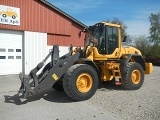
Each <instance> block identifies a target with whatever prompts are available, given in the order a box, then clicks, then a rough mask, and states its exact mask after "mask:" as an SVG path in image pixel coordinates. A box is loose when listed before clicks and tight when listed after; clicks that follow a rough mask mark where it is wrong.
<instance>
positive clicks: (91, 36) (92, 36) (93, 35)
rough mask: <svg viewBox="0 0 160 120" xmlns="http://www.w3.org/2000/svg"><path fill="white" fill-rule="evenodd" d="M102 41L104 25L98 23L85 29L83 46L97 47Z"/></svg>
mask: <svg viewBox="0 0 160 120" xmlns="http://www.w3.org/2000/svg"><path fill="white" fill-rule="evenodd" d="M103 40H104V25H103V24H101V23H99V24H96V25H94V26H90V27H89V28H88V29H87V32H86V37H85V46H88V45H90V46H93V45H98V44H100V43H101V42H102V41H103Z"/></svg>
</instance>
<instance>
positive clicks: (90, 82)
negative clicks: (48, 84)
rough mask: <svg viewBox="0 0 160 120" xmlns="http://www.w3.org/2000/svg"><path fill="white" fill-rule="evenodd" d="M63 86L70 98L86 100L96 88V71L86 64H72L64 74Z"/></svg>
mask: <svg viewBox="0 0 160 120" xmlns="http://www.w3.org/2000/svg"><path fill="white" fill-rule="evenodd" d="M63 88H64V91H65V92H66V94H67V95H68V96H69V97H71V98H72V99H74V100H77V101H80V100H87V99H89V98H91V97H92V96H93V95H94V94H95V92H96V90H97V88H98V75H97V72H96V71H95V70H94V69H93V68H92V67H91V66H89V65H86V64H76V65H73V66H71V67H70V68H69V69H68V71H67V72H66V73H65V75H64V79H63Z"/></svg>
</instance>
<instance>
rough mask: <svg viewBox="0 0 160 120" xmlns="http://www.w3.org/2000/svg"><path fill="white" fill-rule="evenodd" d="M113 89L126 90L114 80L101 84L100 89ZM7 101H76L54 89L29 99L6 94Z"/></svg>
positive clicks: (23, 102) (19, 103) (17, 102)
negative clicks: (113, 81)
mask: <svg viewBox="0 0 160 120" xmlns="http://www.w3.org/2000/svg"><path fill="white" fill-rule="evenodd" d="M112 90H124V89H123V88H122V87H121V86H116V85H115V84H114V83H112V82H102V83H100V84H99V87H98V91H112ZM4 98H5V101H4V102H5V103H13V104H16V105H23V104H27V103H29V102H32V101H38V100H40V99H44V100H47V101H50V102H56V103H69V102H76V101H75V100H73V99H71V98H70V97H68V96H67V95H66V94H65V92H64V91H63V92H58V91H56V90H54V89H52V88H51V89H48V90H46V91H44V92H41V93H39V94H37V95H34V96H31V97H29V98H27V99H24V98H23V97H22V96H20V95H19V94H18V93H17V94H15V95H13V96H10V95H4Z"/></svg>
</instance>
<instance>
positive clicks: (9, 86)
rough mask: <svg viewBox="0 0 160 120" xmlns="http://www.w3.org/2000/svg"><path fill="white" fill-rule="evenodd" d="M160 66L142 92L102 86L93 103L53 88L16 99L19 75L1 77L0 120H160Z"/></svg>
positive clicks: (148, 76)
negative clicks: (29, 96) (77, 100)
mask: <svg viewBox="0 0 160 120" xmlns="http://www.w3.org/2000/svg"><path fill="white" fill-rule="evenodd" d="M159 81H160V67H154V71H153V73H152V74H150V75H145V81H144V84H143V86H142V87H141V88H140V89H139V90H131V91H129V90H124V89H123V88H121V87H120V86H115V85H112V84H101V85H100V88H99V89H98V90H97V92H96V94H95V95H94V96H93V97H92V98H91V99H89V100H86V101H81V102H74V101H73V100H72V99H70V98H69V97H68V96H67V95H66V94H65V93H64V92H60V93H59V92H56V91H55V90H53V89H49V90H48V91H45V92H44V93H41V94H39V95H37V96H34V97H32V98H30V99H29V100H24V99H19V98H18V96H16V93H17V90H18V89H19V86H20V81H19V78H18V76H17V75H9V76H0V82H1V84H0V118H1V119H3V120H9V119H13V120H22V119H23V120H28V119H34V120H44V119H47V120H120V119H121V120H160V82H159Z"/></svg>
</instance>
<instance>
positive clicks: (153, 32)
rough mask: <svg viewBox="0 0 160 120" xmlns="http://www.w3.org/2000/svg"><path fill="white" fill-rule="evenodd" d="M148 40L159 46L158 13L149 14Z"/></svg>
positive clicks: (159, 14) (159, 16) (159, 24)
mask: <svg viewBox="0 0 160 120" xmlns="http://www.w3.org/2000/svg"><path fill="white" fill-rule="evenodd" d="M149 20H150V39H151V41H152V42H154V43H155V44H160V12H158V13H157V14H153V13H151V15H150V17H149Z"/></svg>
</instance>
